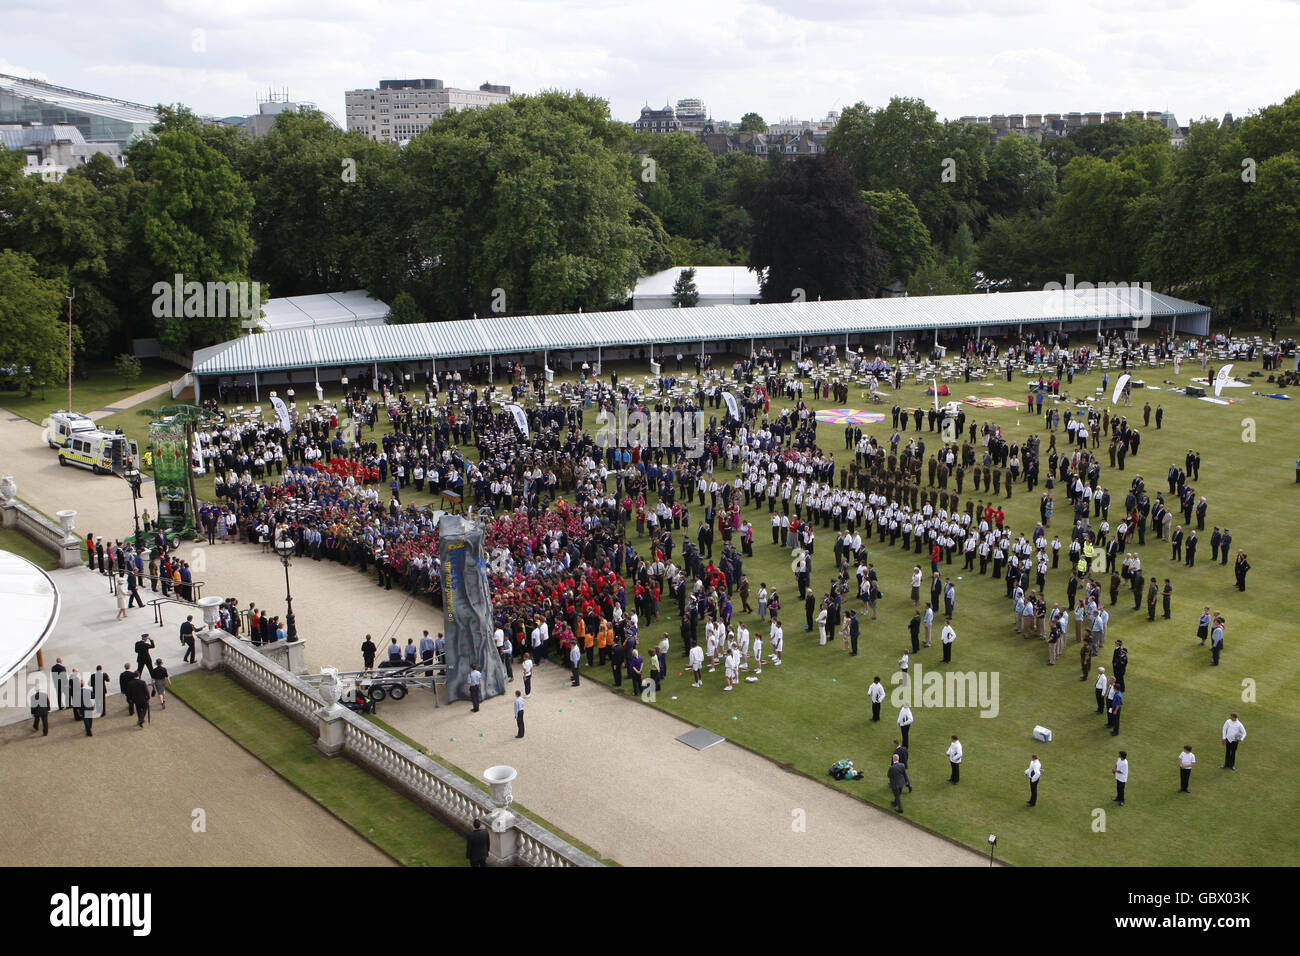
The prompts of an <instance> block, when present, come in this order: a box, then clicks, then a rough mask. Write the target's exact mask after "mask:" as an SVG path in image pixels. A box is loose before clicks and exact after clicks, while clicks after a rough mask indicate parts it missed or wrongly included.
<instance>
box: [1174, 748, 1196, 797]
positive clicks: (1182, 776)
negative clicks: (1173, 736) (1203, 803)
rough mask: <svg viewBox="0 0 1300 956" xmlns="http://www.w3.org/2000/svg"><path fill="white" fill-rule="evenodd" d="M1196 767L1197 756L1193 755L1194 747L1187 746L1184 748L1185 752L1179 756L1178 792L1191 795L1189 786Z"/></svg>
mask: <svg viewBox="0 0 1300 956" xmlns="http://www.w3.org/2000/svg"><path fill="white" fill-rule="evenodd" d="M1195 766H1196V754H1194V753H1192V745H1191V744H1187V745H1186V746H1185V747H1183V752H1182V753H1180V754H1179V755H1178V777H1179V784H1178V792H1179V793H1191V792H1192V791H1190V790H1188V789H1187V785H1188V784H1189V783H1191V782H1192V768H1193V767H1195Z"/></svg>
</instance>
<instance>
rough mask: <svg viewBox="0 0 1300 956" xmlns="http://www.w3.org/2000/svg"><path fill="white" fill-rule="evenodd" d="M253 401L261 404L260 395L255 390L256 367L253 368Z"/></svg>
mask: <svg viewBox="0 0 1300 956" xmlns="http://www.w3.org/2000/svg"><path fill="white" fill-rule="evenodd" d="M253 401H255V402H257V403H259V404H261V401H262V395H261V393H260V392H259V391H258V390H257V369H253Z"/></svg>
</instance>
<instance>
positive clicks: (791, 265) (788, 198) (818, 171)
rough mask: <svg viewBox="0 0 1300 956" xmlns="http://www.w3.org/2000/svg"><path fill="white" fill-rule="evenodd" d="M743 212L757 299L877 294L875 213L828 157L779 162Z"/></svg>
mask: <svg viewBox="0 0 1300 956" xmlns="http://www.w3.org/2000/svg"><path fill="white" fill-rule="evenodd" d="M750 215H751V216H752V217H753V220H754V228H753V232H752V235H751V240H750V247H749V263H748V265H749V267H750V268H751V269H753V270H755V271H756V272H758V273H759V275H760V276H761V277H762V278H761V282H760V285H761V288H762V299H763V301H764V302H789V301H791V299H792V298H797V297H799V296H801V295H802V296H803V297H804V298H805V299H806V300H809V301H811V300H813V299H816V298H823V299H856V298H872V297H874V296H875V295H876V293H877V292H878V291H879V287H880V283H881V281H882V278H883V277H884V275H885V273H886V269H887V266H888V257H887V255H886V253H885V252H884V250H883V249H881V247H880V242H879V239H878V238H877V236H876V229H875V220H876V214H875V213H874V212H873V211H872V209H871V207H870V206H868V205H867V203H866V201H865V200H864V199H863V198H862V193H861V192H860V191H859V190H858V188H857V184H856V183H855V182H854V180H853V176H852V174H851V173H850V172H849V170H848V168H847V167H846V166H845V165H844V164H843V163H841V162H840V161H839V160H838V159H836V158H835V157H833V156H827V155H821V156H804V157H799V158H797V159H790V160H787V161H786V162H784V163H782V164H780V165H779V166H778V167H776V169H775V170H774V171H773V173H772V178H771V179H770V180H768V182H767V183H766V184H765V185H764V186H763V188H762V190H760V192H759V194H758V196H757V198H756V199H755V200H754V203H753V205H752V208H751V209H750ZM796 290H800V291H796Z"/></svg>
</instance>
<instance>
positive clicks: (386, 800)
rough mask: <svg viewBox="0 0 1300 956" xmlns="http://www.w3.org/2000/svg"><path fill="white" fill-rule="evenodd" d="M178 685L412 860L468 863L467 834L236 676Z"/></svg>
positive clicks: (185, 679) (286, 774)
mask: <svg viewBox="0 0 1300 956" xmlns="http://www.w3.org/2000/svg"><path fill="white" fill-rule="evenodd" d="M172 685H173V693H175V695H176V696H177V697H179V698H180V699H181V700H183V701H185V703H187V704H189V705H190V706H191V707H192V708H194V710H196V711H198V713H200V714H201V715H202V716H203V717H204V718H205V719H207V720H208V721H209V722H211V723H212V724H214V725H216V726H217V727H218V728H220V729H221V731H222V732H224V733H225V734H226V735H227V736H228V737H230V738H231V739H232V740H234V741H235V742H236V743H238V744H239V745H240V746H241V747H243V748H244V749H245V750H247V751H248V752H249V753H251V754H252V755H253V756H255V757H257V759H259V760H261V761H262V762H263V763H265V764H266V765H267V766H268V767H270V768H271V769H272V770H274V771H275V772H276V773H277V774H279V775H280V776H281V777H283V778H284V779H285V780H287V781H288V782H289V783H291V784H292V785H293V786H294V787H296V788H297V789H298V790H300V791H302V792H303V793H305V794H306V795H307V796H309V797H311V798H312V799H313V800H315V801H316V802H317V803H319V804H320V805H321V806H322V807H324V808H325V809H327V810H329V811H330V813H332V814H334V815H335V816H336V817H338V818H339V819H340V820H342V821H343V822H344V823H346V824H347V825H348V826H350V827H352V829H354V830H355V831H356V832H357V833H358V834H360V835H361V836H362V838H364V839H366V840H369V841H370V842H371V843H373V844H374V845H375V846H377V847H379V849H381V850H383V851H384V852H385V853H387V854H388V855H389V856H391V857H392V858H393V859H395V860H397V861H398V862H400V863H402V864H403V865H405V866H464V865H465V838H464V837H463V836H461V835H460V834H459V833H457V832H456V831H455V830H453V829H452V828H451V827H449V826H447V825H446V824H444V823H442V822H441V821H439V820H437V819H436V818H434V817H432V816H430V815H429V814H428V813H427V812H426V811H425V810H423V809H422V808H421V807H419V806H417V805H416V804H414V803H412V802H411V801H410V800H408V799H407V798H406V797H404V796H402V795H401V794H399V793H398V792H397V791H396V790H394V789H392V788H391V787H389V786H388V785H387V784H385V783H383V782H382V781H381V780H379V779H378V778H377V777H374V776H371V775H370V774H369V773H367V772H366V771H365V770H363V769H362V768H361V767H359V766H357V765H356V764H354V763H352V761H350V760H340V759H330V758H329V757H326V756H325V755H324V754H322V753H320V752H319V751H317V750H316V749H315V748H314V747H312V738H311V736H310V735H309V734H307V733H306V732H305V731H303V729H302V728H301V727H299V726H298V725H297V724H295V723H294V722H293V721H292V720H290V719H289V718H288V717H286V716H285V715H284V714H282V713H280V711H278V710H276V709H275V708H274V707H272V706H271V705H270V704H268V703H266V702H264V701H263V700H261V699H260V698H259V697H257V696H256V695H254V694H252V693H251V692H249V691H248V690H245V689H244V688H243V687H242V686H240V685H239V684H238V683H236V682H235V681H233V680H231V679H230V678H228V677H225V676H223V675H221V674H216V673H212V672H209V671H191V672H190V673H188V674H182V675H181V676H179V677H175V678H173V679H172Z"/></svg>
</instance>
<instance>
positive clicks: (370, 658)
mask: <svg viewBox="0 0 1300 956" xmlns="http://www.w3.org/2000/svg"><path fill="white" fill-rule="evenodd" d="M376 650H377V648H376V647H375V642H374V641H372V640H371V639H370V635H369V634H367V635H366V639H365V640H364V641H362V642H361V660H362V662H363V663H364V665H365V669H366V670H368V671H371V670H374V669H375V652H376Z"/></svg>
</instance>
